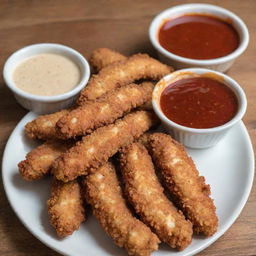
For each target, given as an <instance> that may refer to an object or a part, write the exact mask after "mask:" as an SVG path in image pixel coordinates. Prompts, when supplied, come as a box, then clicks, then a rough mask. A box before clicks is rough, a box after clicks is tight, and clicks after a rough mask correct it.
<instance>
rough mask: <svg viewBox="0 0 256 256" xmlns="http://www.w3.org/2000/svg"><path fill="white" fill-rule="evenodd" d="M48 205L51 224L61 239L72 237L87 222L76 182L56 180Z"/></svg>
mask: <svg viewBox="0 0 256 256" xmlns="http://www.w3.org/2000/svg"><path fill="white" fill-rule="evenodd" d="M47 205H48V213H49V218H50V222H51V224H52V226H53V227H54V228H55V230H56V232H57V234H58V236H60V237H66V236H69V235H71V234H72V233H73V232H74V231H75V230H77V229H79V227H80V224H81V223H82V222H83V221H84V220H85V211H84V206H83V200H82V196H81V191H80V185H79V184H78V182H77V181H76V180H74V181H70V182H68V183H63V182H62V181H59V180H56V179H54V180H53V183H52V192H51V197H50V199H49V200H48V201H47Z"/></svg>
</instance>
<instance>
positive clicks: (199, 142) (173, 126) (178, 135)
mask: <svg viewBox="0 0 256 256" xmlns="http://www.w3.org/2000/svg"><path fill="white" fill-rule="evenodd" d="M200 76H203V77H209V78H213V79H216V80H219V81H221V82H222V83H224V84H225V85H227V86H228V87H229V88H230V89H231V90H232V91H233V92H234V93H235V95H236V97H237V99H238V111H237V113H236V115H235V116H234V117H233V118H232V119H231V120H230V121H229V122H227V123H225V124H224V125H221V126H217V127H214V128H207V129H197V128H190V127H186V126H182V125H180V124H177V123H175V122H173V121H171V120H170V119H168V118H167V117H166V116H165V114H164V113H163V112H162V110H161V106H160V97H161V95H162V92H163V91H164V89H165V88H166V87H167V86H168V85H170V84H171V83H174V82H175V81H177V80H179V79H184V78H190V77H200ZM152 104H153V108H154V111H155V113H156V114H157V116H158V117H159V118H160V120H161V121H162V124H163V126H164V127H165V129H166V130H167V131H168V132H169V133H170V134H171V135H172V136H173V137H174V139H176V140H177V141H179V142H180V143H182V144H183V145H185V146H187V147H190V148H208V147H212V146H214V145H216V144H217V143H218V142H219V141H220V140H221V139H222V137H223V136H224V135H225V134H226V133H227V132H228V131H229V130H230V129H231V128H232V127H234V126H235V125H236V124H237V123H238V122H239V121H240V120H241V119H242V117H243V116H244V114H245V111H246V107H247V100H246V96H245V93H244V91H243V89H242V88H241V87H240V85H239V84H238V83H237V82H236V81H235V80H233V79H232V78H231V77H229V76H227V75H224V74H222V73H219V72H216V71H212V70H210V69H202V68H191V69H182V70H179V71H176V72H173V73H171V74H169V75H167V76H165V77H164V78H162V79H161V80H160V81H159V82H158V83H157V84H156V86H155V88H154V91H153V97H152Z"/></svg>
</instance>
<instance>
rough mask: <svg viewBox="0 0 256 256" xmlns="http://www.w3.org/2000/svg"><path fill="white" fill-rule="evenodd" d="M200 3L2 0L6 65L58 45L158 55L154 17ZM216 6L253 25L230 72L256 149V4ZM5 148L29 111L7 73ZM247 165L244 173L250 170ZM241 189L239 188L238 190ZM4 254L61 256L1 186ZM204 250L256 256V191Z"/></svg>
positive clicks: (1, 124) (2, 101)
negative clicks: (30, 48) (19, 53)
mask: <svg viewBox="0 0 256 256" xmlns="http://www.w3.org/2000/svg"><path fill="white" fill-rule="evenodd" d="M192 2H193V1H178V0H176V1H163V0H162V1H154V0H144V1H140V0H137V1H128V0H127V1H119V0H111V1H104V0H98V1H93V0H91V1H82V0H80V1H79V0H73V1H69V0H45V1H39V0H38V1H37V0H12V1H7V0H6V1H4V0H0V69H1V70H2V68H3V64H4V62H5V60H6V59H7V57H8V56H9V55H10V54H11V53H12V52H14V51H16V50H17V49H19V48H20V47H23V46H25V45H29V44H33V43H41V42H54V43H61V44H65V45H68V46H71V47H73V48H75V49H76V50H78V51H80V52H81V53H82V54H84V55H85V56H86V57H89V56H90V53H91V52H92V50H94V49H95V48H97V47H110V48H114V49H116V50H118V51H120V52H121V53H123V54H127V55H130V54H133V53H137V52H147V53H149V54H151V55H152V56H155V52H154V49H153V47H152V46H151V44H150V42H149V39H148V27H149V24H150V21H151V20H152V18H153V17H154V16H155V15H156V14H157V13H159V12H160V11H162V10H163V9H165V8H168V7H171V6H174V5H177V4H182V3H192ZM196 2H203V3H213V4H216V5H219V6H222V7H224V8H227V9H229V10H231V11H233V12H235V13H236V14H238V15H239V16H240V17H241V18H242V19H243V20H244V21H245V23H246V24H247V26H248V28H249V32H250V44H249V47H248V49H247V50H246V52H245V53H244V54H243V55H242V56H241V57H240V58H239V59H238V60H237V61H236V63H235V64H234V65H233V67H232V68H231V70H230V71H229V72H228V75H230V76H231V77H233V78H234V79H235V80H237V81H238V82H239V83H240V85H241V86H242V87H243V89H244V90H245V92H246V94H247V99H248V109H247V113H246V115H245V117H244V123H245V124H246V127H247V129H248V131H249V134H250V136H251V139H252V142H253V145H254V148H255V146H256V129H255V128H256V116H255V113H256V108H255V107H256V103H255V102H256V50H255V43H256V1H254V0H243V1H239V0H222V1H221V0H216V1H196ZM0 111H1V112H0V151H1V157H2V153H3V150H4V147H5V144H6V141H7V140H8V138H9V136H10V134H11V132H12V130H13V128H14V127H15V126H16V124H17V123H18V122H19V120H20V119H21V118H22V117H23V116H24V115H25V114H26V113H27V111H26V110H24V109H23V108H22V107H20V106H19V105H18V104H17V102H16V101H15V99H14V97H13V95H12V94H11V92H10V91H9V90H8V89H7V88H6V86H5V84H4V82H3V78H2V77H1V78H0ZM242 171H243V170H241V172H242ZM230 189H236V188H230ZM0 255H1V256H35V255H36V256H46V255H49V256H57V255H59V254H58V253H56V252H54V251H53V250H51V249H49V248H48V247H46V246H45V245H44V244H42V243H41V242H40V241H39V240H37V239H36V238H35V237H34V236H33V235H31V234H30V233H29V232H28V231H27V229H26V228H25V227H24V226H23V225H22V224H21V222H20V221H19V220H18V218H17V217H16V215H15V213H14V212H13V210H12V209H11V207H10V205H9V203H8V201H7V199H6V196H5V192H4V189H3V186H2V183H1V185H0ZM198 255H207V256H222V255H223V256H224V255H225V256H228V255H248V256H249V255H250V256H252V255H256V188H255V186H254V187H253V189H252V192H251V194H250V197H249V200H248V202H247V204H246V206H245V208H244V209H243V211H242V213H241V215H240V217H239V218H238V219H237V220H236V222H235V223H234V224H233V225H232V227H231V228H230V229H229V230H228V231H227V232H226V233H225V234H224V235H223V236H222V237H221V238H220V239H218V240H217V241H216V242H215V243H214V244H212V245H211V246H210V247H208V248H207V249H206V250H204V251H203V252H201V253H199V254H198Z"/></svg>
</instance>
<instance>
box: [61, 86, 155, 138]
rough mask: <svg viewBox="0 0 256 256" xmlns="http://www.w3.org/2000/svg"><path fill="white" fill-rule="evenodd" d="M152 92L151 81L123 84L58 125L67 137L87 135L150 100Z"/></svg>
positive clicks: (79, 109)
mask: <svg viewBox="0 0 256 256" xmlns="http://www.w3.org/2000/svg"><path fill="white" fill-rule="evenodd" d="M152 92H153V84H152V83H149V82H145V83H142V84H141V85H137V84H129V85H126V86H123V87H121V88H118V89H115V90H113V91H110V92H108V93H106V94H105V96H103V97H101V98H100V99H99V100H97V101H92V102H89V103H88V104H85V105H83V106H81V107H79V108H77V109H75V110H73V111H71V112H69V113H68V114H66V115H64V116H63V117H61V118H60V120H59V121H58V122H57V126H58V127H59V129H60V133H61V134H62V135H63V137H65V138H71V137H76V136H81V135H86V134H88V133H91V132H92V131H93V130H94V129H97V128H99V127H101V126H104V125H108V124H111V123H113V122H114V121H115V120H116V119H117V118H120V117H122V116H123V115H124V114H125V113H127V112H129V111H131V110H132V109H134V108H136V107H138V106H141V105H142V104H144V103H145V102H150V101H151V99H152Z"/></svg>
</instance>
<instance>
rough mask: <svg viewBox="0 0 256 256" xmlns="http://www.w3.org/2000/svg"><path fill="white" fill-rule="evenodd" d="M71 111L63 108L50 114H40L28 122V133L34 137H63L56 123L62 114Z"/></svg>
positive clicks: (45, 138)
mask: <svg viewBox="0 0 256 256" xmlns="http://www.w3.org/2000/svg"><path fill="white" fill-rule="evenodd" d="M69 111H70V110H69V109H63V110H60V111H58V112H55V113H52V114H49V115H42V116H39V117H38V118H36V119H35V120H33V121H31V122H29V123H27V124H26V126H25V132H26V134H27V135H28V136H29V137H30V138H32V139H41V140H52V139H63V138H62V137H61V136H60V134H59V132H58V129H56V123H57V121H58V120H59V119H60V118H61V117H62V116H64V115H66V114H67V113H69Z"/></svg>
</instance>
